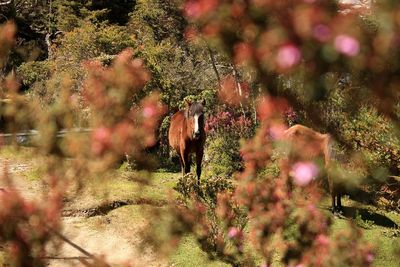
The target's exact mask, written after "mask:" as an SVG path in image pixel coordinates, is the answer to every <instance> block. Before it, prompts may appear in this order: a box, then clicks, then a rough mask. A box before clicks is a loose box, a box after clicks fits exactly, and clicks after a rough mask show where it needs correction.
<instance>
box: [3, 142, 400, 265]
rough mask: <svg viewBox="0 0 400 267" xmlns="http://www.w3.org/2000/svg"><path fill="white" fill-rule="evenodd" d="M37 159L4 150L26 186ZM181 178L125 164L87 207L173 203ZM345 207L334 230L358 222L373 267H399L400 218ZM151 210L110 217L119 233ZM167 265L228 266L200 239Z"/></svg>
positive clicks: (94, 186) (34, 176)
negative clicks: (21, 165)
mask: <svg viewBox="0 0 400 267" xmlns="http://www.w3.org/2000/svg"><path fill="white" fill-rule="evenodd" d="M33 155H34V150H33V149H31V148H21V149H20V150H16V149H15V148H13V147H7V146H6V147H2V148H1V149H0V157H2V158H7V159H10V160H17V161H21V162H25V163H28V164H29V166H30V167H31V168H30V169H28V170H27V171H26V172H25V173H24V177H26V180H27V182H32V181H37V180H39V179H40V178H41V176H42V172H41V170H40V168H38V167H37V166H38V164H37V163H38V160H37V158H35V157H34V156H33ZM180 175H181V174H180V173H170V172H166V171H159V172H155V173H152V174H151V175H146V174H145V173H142V172H132V171H128V170H127V168H126V166H124V165H122V166H121V168H120V169H118V170H115V171H112V172H110V174H107V175H106V177H105V178H104V179H102V180H101V181H98V180H93V181H88V183H87V184H86V188H89V189H90V192H89V193H90V196H88V198H89V199H91V200H94V201H92V202H84V204H85V205H97V204H98V203H102V202H104V201H105V200H107V201H113V200H129V199H130V200H135V199H149V200H152V201H154V202H157V201H168V200H170V199H174V198H175V197H176V196H177V194H178V193H177V192H175V191H174V190H173V187H174V186H175V185H176V183H177V181H178V178H179V177H180ZM139 177H145V178H144V179H147V180H145V181H146V183H140V182H138V180H140V179H138V178H139ZM146 177H147V178H146ZM81 204H82V203H81ZM82 205H83V204H82ZM343 205H344V206H345V207H346V210H347V212H348V213H350V214H347V216H346V217H347V218H346V219H339V218H334V224H333V230H334V231H338V230H340V229H343V228H345V227H346V224H347V223H348V221H347V220H354V222H355V223H356V225H358V226H361V227H362V228H361V229H362V231H363V233H364V239H365V240H366V241H368V242H370V243H371V244H373V245H374V247H375V252H376V254H375V261H374V266H377V267H378V266H379V267H380V266H388V267H390V266H397V264H398V256H396V253H399V251H400V230H399V229H398V228H397V229H396V227H395V225H397V226H399V225H400V214H397V213H393V212H384V211H381V210H377V209H376V208H375V207H373V206H369V205H362V204H360V203H358V202H355V201H352V200H350V199H349V198H344V200H343ZM328 206H329V199H328V198H326V199H325V200H324V201H323V203H321V208H327V207H328ZM152 209H160V208H156V207H152V206H149V205H130V206H124V207H121V208H118V209H115V210H113V211H111V212H110V213H109V214H108V215H107V216H114V215H116V214H118V216H117V217H113V219H115V218H118V223H119V227H120V229H124V228H126V230H125V231H128V230H129V229H131V228H130V226H129V225H130V224H132V222H135V223H141V222H143V223H145V220H146V216H147V215H148V213H147V211H151V210H152ZM161 209H163V208H161ZM150 219H151V217H148V220H150ZM172 219H173V218H172ZM88 223H91V224H93V227H99V226H100V225H101V224H102V223H103V220H101V219H99V218H89V219H88ZM161 231H164V232H165V233H166V232H167V229H161ZM396 250H397V252H396ZM2 261H4V253H3V254H2V253H1V251H0V266H1V265H2ZM167 261H168V262H169V265H171V266H196V267H197V266H229V265H226V264H224V263H222V262H220V261H211V260H209V258H208V256H207V254H206V253H205V252H203V251H202V250H201V249H200V246H199V245H198V243H197V242H196V240H195V238H194V237H193V236H191V235H188V236H185V237H184V238H183V239H182V241H181V243H180V244H179V246H178V247H177V248H176V249H175V250H174V251H173V253H172V254H171V255H170V256H169V258H168V259H167Z"/></svg>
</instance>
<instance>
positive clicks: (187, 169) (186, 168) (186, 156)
mask: <svg viewBox="0 0 400 267" xmlns="http://www.w3.org/2000/svg"><path fill="white" fill-rule="evenodd" d="M182 161H183V168H184V175H185V174H187V173H189V172H190V161H189V151H184V152H183V159H182Z"/></svg>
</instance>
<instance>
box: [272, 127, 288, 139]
mask: <svg viewBox="0 0 400 267" xmlns="http://www.w3.org/2000/svg"><path fill="white" fill-rule="evenodd" d="M285 130H286V127H285V126H284V125H283V124H273V125H272V126H271V127H270V128H269V134H270V135H271V138H272V139H273V140H280V139H282V137H283V135H284V133H285Z"/></svg>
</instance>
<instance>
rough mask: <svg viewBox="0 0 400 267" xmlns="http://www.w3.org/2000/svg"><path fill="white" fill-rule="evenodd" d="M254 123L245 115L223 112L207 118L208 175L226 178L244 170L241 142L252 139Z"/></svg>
mask: <svg viewBox="0 0 400 267" xmlns="http://www.w3.org/2000/svg"><path fill="white" fill-rule="evenodd" d="M254 127H255V126H254V123H253V122H252V121H251V119H249V118H247V117H246V116H245V115H243V114H240V115H239V114H235V113H234V112H232V111H231V112H230V111H222V112H219V113H216V114H215V115H210V116H209V117H208V118H207V123H206V126H205V130H206V132H207V136H208V139H209V141H208V144H207V149H206V156H205V158H206V168H205V170H206V173H205V175H206V176H207V175H210V176H220V175H222V176H226V177H230V176H232V174H233V173H234V172H236V171H238V170H241V169H242V168H243V165H242V158H241V155H240V141H241V139H244V138H250V136H252V134H253V131H254Z"/></svg>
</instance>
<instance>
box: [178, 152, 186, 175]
mask: <svg viewBox="0 0 400 267" xmlns="http://www.w3.org/2000/svg"><path fill="white" fill-rule="evenodd" d="M179 163H180V164H181V170H182V176H184V175H185V164H184V163H183V160H182V157H181V155H180V154H179Z"/></svg>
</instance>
